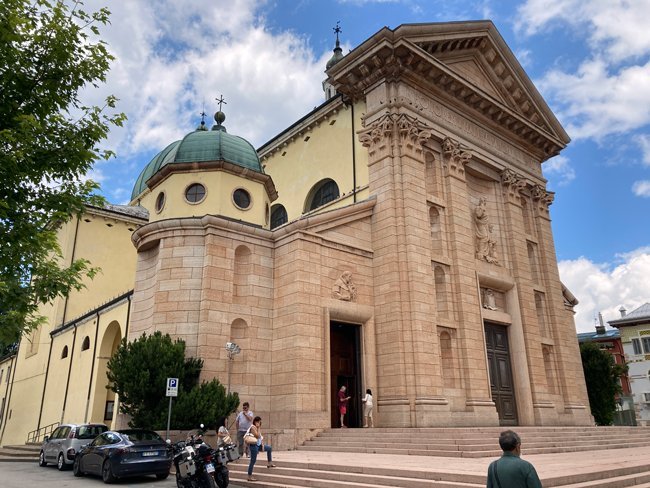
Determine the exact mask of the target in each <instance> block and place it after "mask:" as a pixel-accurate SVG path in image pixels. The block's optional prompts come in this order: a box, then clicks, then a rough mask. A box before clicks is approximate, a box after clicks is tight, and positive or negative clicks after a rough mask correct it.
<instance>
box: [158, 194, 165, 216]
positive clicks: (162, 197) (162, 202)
mask: <svg viewBox="0 0 650 488" xmlns="http://www.w3.org/2000/svg"><path fill="white" fill-rule="evenodd" d="M164 206H165V192H164V191H161V192H160V193H158V197H157V198H156V212H160V211H161V210H162V209H163V207H164Z"/></svg>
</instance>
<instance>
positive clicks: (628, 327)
mask: <svg viewBox="0 0 650 488" xmlns="http://www.w3.org/2000/svg"><path fill="white" fill-rule="evenodd" d="M620 312H621V318H619V319H616V320H610V321H609V322H608V324H609V325H610V326H611V327H616V328H617V329H618V330H620V333H621V340H622V342H623V350H624V353H625V358H626V361H627V364H628V366H629V368H630V369H629V371H628V376H629V378H630V388H631V390H632V395H633V396H634V404H635V408H636V411H637V419H638V421H639V425H642V426H647V425H650V303H645V304H643V305H641V306H640V307H639V308H637V309H635V310H633V311H632V312H630V313H629V314H628V313H626V310H625V308H624V307H621V309H620Z"/></svg>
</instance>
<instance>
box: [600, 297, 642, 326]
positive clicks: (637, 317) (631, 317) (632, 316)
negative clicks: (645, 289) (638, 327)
mask: <svg viewBox="0 0 650 488" xmlns="http://www.w3.org/2000/svg"><path fill="white" fill-rule="evenodd" d="M638 322H650V303H647V302H646V303H644V304H643V305H641V306H640V307H639V308H637V309H635V310H633V311H632V312H630V313H628V314H627V315H626V316H625V317H621V318H620V319H616V320H610V321H609V322H607V323H608V324H609V325H611V326H612V327H618V326H621V325H633V324H636V323H638Z"/></svg>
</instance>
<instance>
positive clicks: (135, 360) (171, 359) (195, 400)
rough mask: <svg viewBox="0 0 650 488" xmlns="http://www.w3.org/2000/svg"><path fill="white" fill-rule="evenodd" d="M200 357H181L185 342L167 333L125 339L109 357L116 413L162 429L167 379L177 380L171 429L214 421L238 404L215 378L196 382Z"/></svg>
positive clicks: (134, 423)
mask: <svg viewBox="0 0 650 488" xmlns="http://www.w3.org/2000/svg"><path fill="white" fill-rule="evenodd" d="M202 368H203V361H202V360H201V359H197V358H186V357H185V342H184V341H182V340H180V339H177V340H175V341H174V340H172V338H171V337H170V336H169V334H165V335H163V334H162V333H161V332H154V333H153V334H152V335H149V336H147V335H146V334H144V333H143V334H142V336H140V337H139V338H138V339H136V340H134V341H133V342H127V341H126V339H123V340H122V343H121V344H120V346H119V347H118V349H117V351H115V354H113V357H111V359H110V360H109V361H108V365H107V369H108V371H107V376H108V380H109V386H108V388H110V389H111V390H112V391H114V392H115V393H117V394H118V395H119V398H120V412H121V413H125V414H128V415H129V416H130V417H131V420H130V421H129V425H130V426H131V427H133V428H147V429H157V430H162V429H165V428H166V427H167V411H168V407H169V402H168V399H167V398H166V385H167V378H178V379H179V389H178V397H177V398H176V399H175V401H174V402H173V408H172V423H171V428H172V429H190V428H195V427H196V426H197V425H198V424H200V423H203V424H205V425H208V426H212V425H216V422H217V419H218V418H219V417H227V416H228V415H229V414H230V413H232V412H234V411H235V409H236V408H237V405H238V404H239V398H238V395H237V394H236V393H233V394H230V395H227V394H226V391H225V388H224V387H223V385H221V383H219V381H218V380H216V379H214V380H212V381H210V382H208V383H205V382H204V383H202V384H199V375H200V373H201V369H202Z"/></svg>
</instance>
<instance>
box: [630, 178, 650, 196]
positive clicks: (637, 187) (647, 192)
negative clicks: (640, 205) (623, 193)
mask: <svg viewBox="0 0 650 488" xmlns="http://www.w3.org/2000/svg"><path fill="white" fill-rule="evenodd" d="M632 192H633V193H634V194H635V195H636V196H637V197H647V198H650V180H639V181H635V182H634V184H633V185H632Z"/></svg>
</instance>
